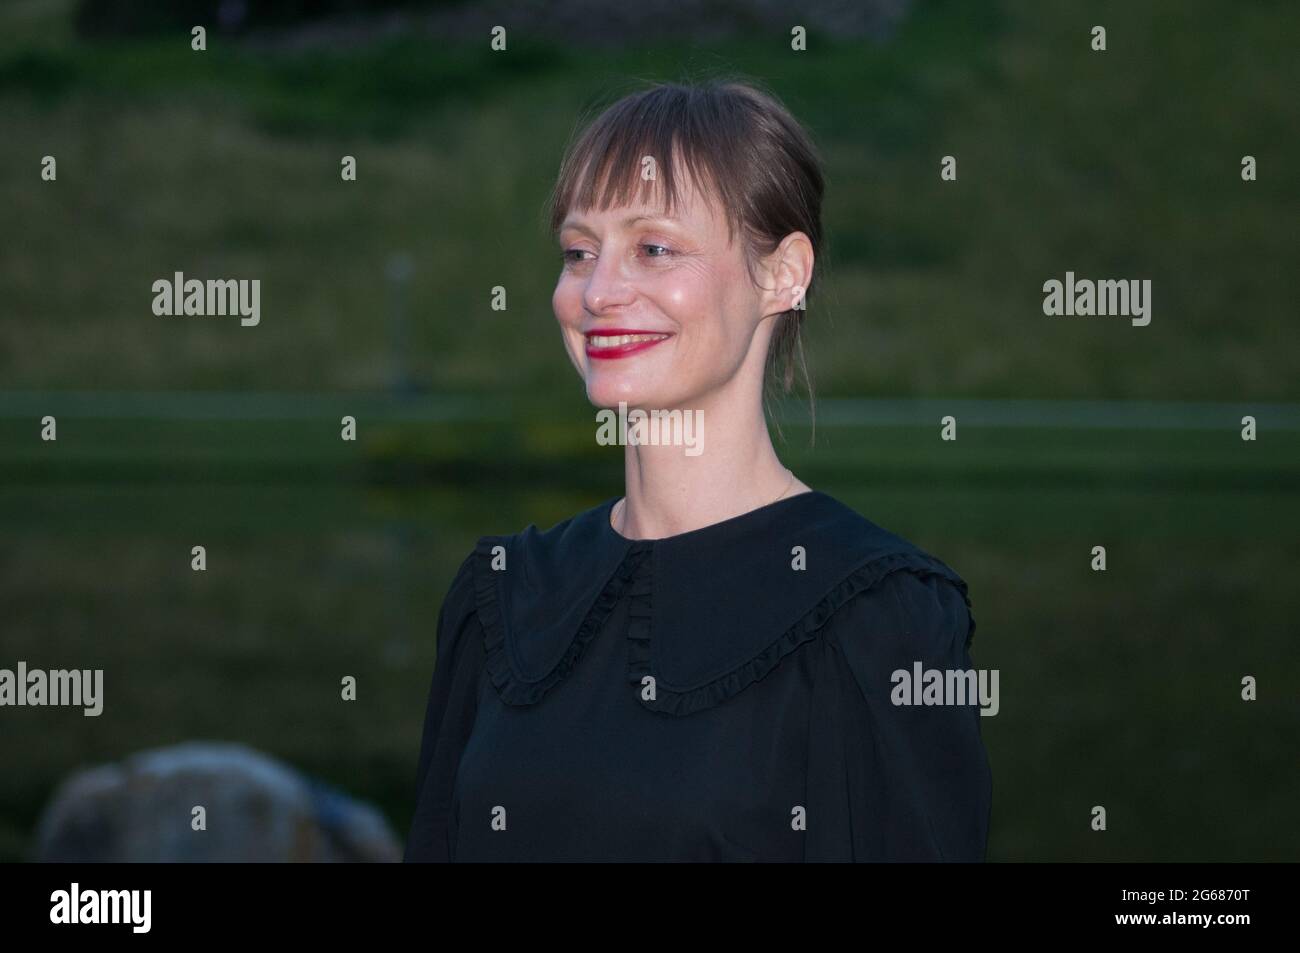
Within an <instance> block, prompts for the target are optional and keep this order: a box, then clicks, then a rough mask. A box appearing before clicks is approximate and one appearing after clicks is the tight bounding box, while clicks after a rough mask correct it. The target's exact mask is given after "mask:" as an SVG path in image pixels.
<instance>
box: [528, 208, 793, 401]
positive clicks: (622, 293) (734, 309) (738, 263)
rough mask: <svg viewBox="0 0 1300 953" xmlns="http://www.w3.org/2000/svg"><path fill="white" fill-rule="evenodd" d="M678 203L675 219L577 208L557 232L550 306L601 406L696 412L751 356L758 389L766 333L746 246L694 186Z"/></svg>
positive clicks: (647, 211) (644, 211)
mask: <svg viewBox="0 0 1300 953" xmlns="http://www.w3.org/2000/svg"><path fill="white" fill-rule="evenodd" d="M680 192H681V190H679V193H680ZM681 198H682V201H681V202H680V203H679V205H678V207H677V208H676V209H675V211H674V216H675V217H672V218H667V217H664V213H663V212H662V210H661V209H659V208H658V207H655V206H648V205H625V206H619V207H611V208H609V209H606V210H605V211H597V210H594V209H588V210H586V211H584V212H578V211H571V212H570V214H569V215H568V217H567V218H566V219H565V221H564V223H563V226H562V227H561V230H560V234H559V240H560V247H561V250H562V257H563V265H562V270H561V272H560V277H559V280H558V281H557V282H556V285H555V293H554V294H553V295H552V297H551V305H552V307H553V308H554V309H555V317H556V319H557V320H558V321H559V323H560V329H561V332H562V333H563V336H564V343H565V347H566V349H567V350H568V352H569V358H570V360H572V361H573V364H574V366H575V367H576V368H577V369H578V373H579V374H581V375H582V377H583V380H584V381H586V384H587V397H588V398H589V399H590V400H591V402H592V403H593V404H595V405H596V406H597V407H616V406H617V405H618V403H619V402H620V401H626V402H627V404H628V406H629V407H641V408H643V409H647V410H649V409H656V408H665V409H668V408H685V409H692V408H695V407H699V406H700V405H701V404H702V403H703V402H704V401H705V400H706V399H707V398H708V397H710V396H711V395H712V394H714V393H715V392H717V391H718V390H719V389H721V388H722V387H723V385H725V384H727V383H728V382H729V381H731V380H733V378H735V377H736V375H737V374H738V372H739V371H740V369H741V368H742V366H745V365H746V358H747V357H751V354H752V353H755V352H753V349H754V348H758V351H757V352H756V355H755V356H756V360H754V359H751V360H750V361H749V364H748V366H750V367H753V366H755V364H756V365H757V368H758V375H759V377H758V382H759V383H760V384H761V377H762V368H763V363H764V360H765V358H766V354H767V343H768V338H769V336H770V334H771V325H770V323H768V324H762V322H761V319H762V317H763V314H762V310H763V309H762V299H761V292H760V290H759V289H758V288H756V287H755V285H754V283H753V281H752V279H751V278H750V275H749V273H748V272H747V270H746V268H745V260H744V254H743V250H742V246H741V243H740V242H739V240H737V241H736V242H735V243H734V244H733V243H731V242H730V241H729V236H728V234H727V222H726V218H725V215H724V214H723V212H722V210H721V209H720V208H719V207H718V206H717V205H716V203H714V202H713V201H712V200H710V199H707V198H706V197H704V196H702V195H701V193H700V192H698V191H697V190H696V189H695V187H694V185H693V183H687V184H686V186H685V190H684V194H681ZM760 328H762V333H756V332H758V331H759V329H760Z"/></svg>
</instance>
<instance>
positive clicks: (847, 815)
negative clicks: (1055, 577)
mask: <svg viewBox="0 0 1300 953" xmlns="http://www.w3.org/2000/svg"><path fill="white" fill-rule="evenodd" d="M828 627H829V632H828V633H827V638H825V639H823V640H822V646H823V655H822V659H821V666H820V670H819V672H818V675H817V684H816V687H815V691H814V692H813V707H812V712H811V720H810V736H809V749H808V750H809V759H808V775H807V791H806V798H807V801H808V804H807V817H806V824H807V827H806V831H805V840H804V844H805V859H806V860H809V861H982V860H984V857H985V849H986V845H987V841H988V825H989V814H990V809H991V803H992V793H993V792H992V777H991V774H990V770H989V764H988V756H987V753H986V751H985V748H984V743H983V740H982V738H981V734H980V718H981V716H980V708H979V703H978V696H976V698H974V699H970V700H969V703H967V704H964V705H963V704H938V705H926V704H920V705H917V704H911V705H904V704H895V703H894V701H895V700H898V701H901V700H902V699H903V698H904V697H906V698H908V699H909V700H913V695H912V687H911V685H910V681H909V682H907V683H905V682H904V680H903V679H902V678H901V676H896V675H895V673H900V672H905V673H907V679H908V680H911V679H912V678H913V676H914V674H915V672H916V663H918V662H919V663H920V670H921V671H922V672H925V671H928V670H932V669H936V670H939V671H941V672H943V673H944V681H945V683H946V682H947V681H948V679H947V672H948V671H950V670H951V671H961V672H967V671H972V670H973V669H974V666H973V664H972V661H971V657H970V653H969V649H970V643H971V640H972V637H973V635H974V621H973V618H972V617H971V615H970V611H969V605H968V603H967V601H966V597H965V595H964V593H963V591H962V590H960V589H958V588H957V585H956V584H955V583H953V582H952V581H950V580H949V579H947V578H945V577H944V576H941V575H938V574H933V573H923V572H914V571H911V570H900V571H896V572H892V573H890V574H888V575H887V576H885V577H884V578H883V579H881V580H880V581H879V583H878V584H876V585H874V586H872V587H870V588H868V589H866V590H865V591H863V592H860V593H858V594H857V595H856V596H854V597H853V598H852V599H851V600H850V601H849V602H847V603H846V604H845V605H844V606H842V607H841V608H840V609H839V610H838V611H837V612H836V613H835V615H834V616H832V618H831V619H830V621H829V622H828ZM922 681H923V683H924V679H923V680H922ZM989 684H995V683H989ZM918 691H919V689H918ZM932 697H934V696H932ZM950 700H951V696H950Z"/></svg>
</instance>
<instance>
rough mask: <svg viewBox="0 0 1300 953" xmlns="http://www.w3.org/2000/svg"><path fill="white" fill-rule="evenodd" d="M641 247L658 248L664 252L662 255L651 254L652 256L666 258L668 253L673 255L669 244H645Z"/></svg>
mask: <svg viewBox="0 0 1300 953" xmlns="http://www.w3.org/2000/svg"><path fill="white" fill-rule="evenodd" d="M641 247H642V248H658V249H659V250H660V251H662V252H663V254H662V255H651V256H650V257H651V258H665V257H667V256H668V255H671V254H672V249H671V248H669V247H668V246H667V245H652V244H643V245H642V246H641Z"/></svg>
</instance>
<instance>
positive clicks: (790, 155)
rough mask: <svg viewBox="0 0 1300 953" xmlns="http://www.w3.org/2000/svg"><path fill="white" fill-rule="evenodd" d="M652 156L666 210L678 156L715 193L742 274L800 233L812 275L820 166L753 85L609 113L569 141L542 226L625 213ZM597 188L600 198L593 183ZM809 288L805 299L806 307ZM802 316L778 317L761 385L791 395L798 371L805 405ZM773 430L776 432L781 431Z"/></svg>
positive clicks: (659, 95) (672, 88) (673, 86)
mask: <svg viewBox="0 0 1300 953" xmlns="http://www.w3.org/2000/svg"><path fill="white" fill-rule="evenodd" d="M644 156H653V157H654V159H655V165H656V181H658V179H659V177H660V175H662V179H663V187H664V188H663V191H664V196H665V199H666V202H665V204H666V206H667V208H668V209H669V210H671V209H673V208H675V207H676V205H677V203H678V196H679V193H678V188H677V176H678V175H680V174H681V170H680V169H677V168H675V167H674V163H675V161H676V160H677V158H678V156H680V158H681V159H682V160H683V161H684V163H685V166H686V170H687V171H688V172H689V174H690V176H691V178H692V179H693V180H694V181H695V182H696V183H697V184H698V185H699V187H700V189H701V191H703V190H705V189H707V188H709V187H712V189H713V190H714V195H715V196H716V198H717V200H718V201H719V204H720V205H721V206H722V208H723V210H724V211H725V213H726V219H727V227H728V234H729V236H730V237H731V238H732V240H734V239H735V236H736V234H737V231H739V232H740V234H741V236H742V238H743V242H744V246H743V247H744V251H745V260H746V265H747V267H748V268H749V270H750V277H751V278H752V277H753V264H754V262H755V261H756V260H757V259H758V258H760V257H763V256H766V255H768V254H770V253H771V252H772V251H774V250H775V249H776V247H777V245H779V244H780V242H781V239H783V238H785V236H786V235H788V234H790V233H791V232H796V231H799V232H803V233H804V234H805V235H807V236H808V240H809V241H810V242H811V244H812V247H813V253H814V255H815V256H816V257H817V262H818V266H819V267H820V265H821V251H822V245H823V238H822V222H821V204H822V193H823V191H824V188H825V183H824V179H823V174H822V168H821V160H820V158H819V156H818V154H817V151H816V149H815V147H814V146H813V144H812V141H811V139H810V138H809V136H808V134H807V133H806V132H805V131H804V129H803V128H802V126H800V124H799V123H798V122H797V121H796V120H795V118H794V117H793V116H792V115H791V114H790V112H789V110H787V109H786V108H785V106H784V105H782V103H781V102H780V101H779V100H778V99H777V98H776V96H775V95H774V94H772V93H771V92H769V91H767V90H765V89H762V88H760V87H759V86H758V85H757V84H756V83H755V82H753V81H752V80H742V79H736V78H723V79H714V80H708V81H705V82H702V83H690V84H682V83H656V84H654V85H651V86H649V87H647V88H645V89H642V90H640V91H638V92H634V93H631V94H629V95H626V96H624V97H623V98H622V99H619V100H618V101H617V102H615V103H613V104H612V105H610V106H608V107H607V108H606V109H605V110H604V111H603V112H602V113H601V114H600V115H599V116H597V117H596V119H595V120H594V121H592V122H591V123H590V124H589V125H588V126H587V127H586V128H585V129H583V130H581V133H580V134H578V135H577V136H576V138H575V139H573V140H571V142H570V144H569V147H568V149H567V150H566V152H565V156H564V161H563V163H562V165H561V167H560V173H559V177H558V179H557V180H556V183H555V188H554V190H553V192H552V194H551V197H550V201H549V212H550V215H549V218H550V221H549V225H550V231H551V235H552V237H553V238H555V237H558V234H559V230H560V226H561V225H562V224H563V222H564V218H565V216H566V215H568V213H569V211H570V210H571V209H573V208H578V209H588V208H591V207H592V206H593V205H595V206H598V207H599V208H600V209H602V210H603V209H606V208H608V207H609V206H610V205H611V204H612V203H613V202H614V201H617V202H618V204H628V203H629V202H630V200H631V197H632V195H633V193H634V191H635V190H636V189H637V188H638V187H641V188H643V189H644V188H653V185H652V184H651V183H649V182H647V181H646V180H644V179H643V178H642V174H641V171H642V157H644ZM602 182H603V183H604V189H603V191H602V193H601V195H600V196H599V198H597V194H596V193H597V189H598V188H599V185H600V183H602ZM814 284H816V282H815V280H814V281H811V282H810V283H809V286H808V288H806V289H805V292H804V302H805V308H806V305H807V301H808V299H809V297H810V296H811V294H812V290H813V285H814ZM806 313H807V312H806V310H803V311H801V310H800V309H790V310H788V311H785V312H784V313H782V314H781V315H779V316H778V317H777V319H776V320H777V324H776V328H775V329H774V330H773V333H772V344H771V347H770V348H769V350H768V371H769V376H768V380H769V381H772V380H775V381H778V382H779V383H780V385H781V389H782V390H783V391H784V392H785V393H789V392H790V390H791V389H792V387H793V385H794V368H795V363H796V361H797V363H798V364H799V367H800V369H801V370H802V371H803V377H804V382H805V384H806V385H807V388H808V397H809V404H810V408H811V406H812V380H811V378H810V375H809V373H808V364H807V360H806V359H805V357H804V353H803V345H802V340H801V335H800V330H801V328H802V326H803V321H804V315H806ZM778 427H779V425H778Z"/></svg>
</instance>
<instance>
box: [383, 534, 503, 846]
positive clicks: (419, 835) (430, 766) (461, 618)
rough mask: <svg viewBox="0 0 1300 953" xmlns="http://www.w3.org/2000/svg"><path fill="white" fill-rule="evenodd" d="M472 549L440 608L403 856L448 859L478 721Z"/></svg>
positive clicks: (479, 637) (478, 637) (479, 650)
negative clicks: (456, 787)
mask: <svg viewBox="0 0 1300 953" xmlns="http://www.w3.org/2000/svg"><path fill="white" fill-rule="evenodd" d="M472 560H473V555H472V554H471V556H470V558H468V559H466V560H465V562H464V563H462V564H461V567H460V570H459V572H457V574H456V578H455V579H454V580H453V581H452V584H451V587H450V588H449V589H448V592H447V596H446V598H445V599H443V602H442V608H441V609H440V610H439V612H438V643H437V659H436V660H435V662H434V669H433V681H432V684H431V685H430V687H429V700H428V703H427V705H426V707H425V713H424V734H423V737H422V739H421V741H420V756H419V761H418V765H417V768H416V805H415V816H414V819H413V820H412V822H411V830H410V834H409V835H408V837H407V841H406V851H405V854H404V855H403V858H402V859H403V860H404V861H407V862H412V861H437V862H442V863H446V862H447V861H448V860H449V859H450V856H451V848H452V845H451V837H452V834H453V832H452V830H451V826H450V824H449V816H448V815H449V812H450V808H451V797H452V784H453V782H454V781H455V778H456V769H457V765H459V763H460V757H461V753H462V752H463V751H464V748H465V744H466V742H467V741H468V739H469V734H470V730H471V728H472V727H473V725H474V714H475V711H476V709H477V706H478V685H479V675H480V673H481V671H482V668H483V651H484V650H483V631H482V629H481V628H480V626H479V622H478V617H477V616H476V615H475V613H474V582H473V573H472V569H473V565H472Z"/></svg>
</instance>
